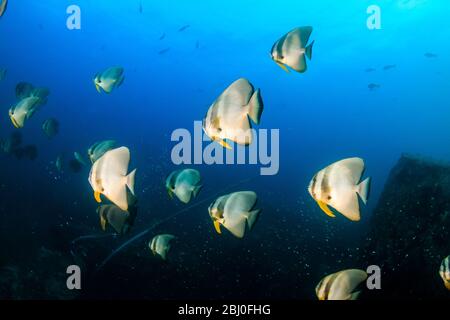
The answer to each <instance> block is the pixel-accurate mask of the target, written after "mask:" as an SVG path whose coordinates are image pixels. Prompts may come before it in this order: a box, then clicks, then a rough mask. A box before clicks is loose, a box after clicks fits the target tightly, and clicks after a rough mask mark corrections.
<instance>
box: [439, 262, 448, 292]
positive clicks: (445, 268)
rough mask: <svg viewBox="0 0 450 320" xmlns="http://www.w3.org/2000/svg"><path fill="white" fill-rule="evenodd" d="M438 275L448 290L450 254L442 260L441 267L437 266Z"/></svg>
mask: <svg viewBox="0 0 450 320" xmlns="http://www.w3.org/2000/svg"><path fill="white" fill-rule="evenodd" d="M439 275H440V276H441V278H442V280H443V281H444V285H445V287H446V288H447V289H448V290H450V256H447V258H445V259H444V260H442V263H441V267H440V268H439Z"/></svg>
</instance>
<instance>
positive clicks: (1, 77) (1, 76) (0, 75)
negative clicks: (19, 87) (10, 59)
mask: <svg viewBox="0 0 450 320" xmlns="http://www.w3.org/2000/svg"><path fill="white" fill-rule="evenodd" d="M6 73H7V71H6V69H0V81H2V80H5V78H6Z"/></svg>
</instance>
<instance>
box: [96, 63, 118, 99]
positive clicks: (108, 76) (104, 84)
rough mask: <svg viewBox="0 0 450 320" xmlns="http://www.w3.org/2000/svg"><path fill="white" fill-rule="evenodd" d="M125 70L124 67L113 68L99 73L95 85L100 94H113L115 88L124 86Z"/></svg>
mask: <svg viewBox="0 0 450 320" xmlns="http://www.w3.org/2000/svg"><path fill="white" fill-rule="evenodd" d="M123 73H124V69H123V68H122V67H111V68H108V69H106V70H104V71H103V72H100V73H97V74H96V75H95V77H94V85H95V88H96V89H97V91H98V92H101V90H103V91H104V92H106V93H111V92H112V91H113V90H114V89H115V88H118V87H120V86H121V85H122V83H123V80H124V79H125V76H124V74H123Z"/></svg>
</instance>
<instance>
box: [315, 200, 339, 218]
mask: <svg viewBox="0 0 450 320" xmlns="http://www.w3.org/2000/svg"><path fill="white" fill-rule="evenodd" d="M317 204H318V205H319V207H320V209H322V211H323V212H325V213H326V214H327V216H329V217H332V218H336V216H335V215H334V214H333V212H332V211H331V210H330V208H328V206H327V204H326V203H325V202H322V201H317Z"/></svg>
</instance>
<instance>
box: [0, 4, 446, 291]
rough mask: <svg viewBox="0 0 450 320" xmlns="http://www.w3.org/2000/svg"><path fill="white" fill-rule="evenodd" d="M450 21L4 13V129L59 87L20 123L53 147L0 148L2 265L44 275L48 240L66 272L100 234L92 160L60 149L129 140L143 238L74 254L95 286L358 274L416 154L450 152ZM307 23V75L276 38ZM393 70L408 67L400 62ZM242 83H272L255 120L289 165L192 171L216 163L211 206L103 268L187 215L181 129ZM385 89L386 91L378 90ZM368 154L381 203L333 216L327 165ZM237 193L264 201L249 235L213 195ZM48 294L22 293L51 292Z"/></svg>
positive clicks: (385, 8) (387, 15)
mask: <svg viewBox="0 0 450 320" xmlns="http://www.w3.org/2000/svg"><path fill="white" fill-rule="evenodd" d="M73 4H75V5H78V6H79V7H80V8H81V29H80V30H69V29H68V28H67V27H66V20H67V18H68V16H69V15H68V14H67V13H66V9H67V7H68V6H69V5H73ZM372 4H376V5H378V6H379V7H380V8H381V24H382V28H381V30H369V29H368V28H367V26H366V20H367V18H368V14H367V13H366V10H367V8H368V6H370V5H372ZM449 14H450V10H449V9H448V7H447V3H446V1H444V0H440V1H439V0H434V1H431V0H429V1H427V0H398V1H393V0H391V1H381V0H374V1H355V0H351V1H345V4H344V3H343V2H342V1H341V2H339V1H328V0H321V1H278V2H276V3H275V2H273V1H265V0H263V1H253V0H252V1H250V0H246V1H238V0H230V1H218V0H217V1H207V2H206V1H204V0H201V1H200V0H192V1H153V0H130V1H121V2H119V1H106V0H96V1H95V2H94V1H87V0H84V1H83V0H76V1H75V0H74V1H65V0H64V1H63V0H46V1H39V2H38V1H32V0H20V1H10V3H8V8H7V11H6V12H5V14H4V16H3V17H1V18H0V33H1V39H0V52H1V59H0V68H5V69H7V76H6V78H5V79H4V80H3V81H1V82H0V106H1V108H2V109H1V110H2V115H0V119H2V121H1V123H2V124H3V125H2V126H0V136H1V137H2V138H6V137H7V136H9V135H10V134H11V133H12V132H14V131H17V130H18V129H15V128H14V127H13V126H12V124H11V122H10V120H9V119H8V109H9V108H10V107H11V106H12V105H13V104H14V103H15V101H16V98H15V86H16V84H17V83H19V82H21V81H26V82H30V83H32V84H34V85H35V86H38V87H47V88H49V90H50V95H49V99H48V102H47V104H46V105H44V106H43V107H42V109H41V110H39V111H38V112H36V114H35V115H34V116H33V118H32V119H30V120H29V121H28V122H27V124H26V126H25V127H24V128H23V129H20V132H21V134H22V137H23V141H24V143H25V144H32V145H35V146H36V147H37V149H38V157H37V159H36V160H34V161H29V160H25V159H21V160H18V159H16V158H14V157H12V156H10V155H6V154H5V155H4V154H2V155H0V163H1V170H0V177H1V195H0V199H1V205H0V239H1V243H3V244H4V245H2V246H1V247H0V267H6V266H8V267H13V268H16V269H15V270H19V271H17V272H19V273H20V274H22V273H27V272H35V273H38V274H40V273H42V271H40V270H42V269H45V266H44V265H43V264H44V263H45V262H43V261H44V260H42V257H41V256H42V250H43V248H48V249H49V250H53V251H52V252H58V254H60V260H61V261H64V262H61V265H62V266H63V265H64V263H65V262H66V261H67V262H71V261H72V259H73V256H72V254H71V253H70V251H71V250H72V249H73V248H71V245H70V241H71V240H72V239H74V238H76V237H78V236H83V235H87V234H99V235H101V234H102V231H101V229H100V225H99V219H98V215H97V214H96V208H97V203H96V202H95V200H94V198H93V192H92V189H91V187H90V185H89V183H88V175H89V168H88V167H84V168H83V169H82V170H81V172H79V173H74V172H71V171H70V169H69V168H66V169H64V171H63V173H59V172H58V171H57V170H56V168H55V165H54V162H55V160H56V157H57V156H58V155H59V154H61V153H63V154H64V155H65V157H66V158H67V159H69V158H70V157H71V154H72V153H73V152H74V151H78V152H80V153H83V154H85V152H86V150H87V148H88V147H89V146H90V145H92V144H93V143H94V142H96V141H99V140H104V139H115V140H117V141H118V143H119V144H120V145H123V146H127V147H128V148H129V149H130V151H131V165H130V169H133V168H138V173H137V182H136V191H137V196H138V198H139V213H138V216H137V218H136V221H135V223H134V226H133V229H132V231H131V234H130V235H127V236H123V237H116V238H101V239H91V240H86V241H85V243H84V244H83V246H84V247H83V248H81V249H80V247H79V246H80V245H77V248H75V249H74V250H76V251H83V252H85V255H83V256H84V258H85V260H86V261H85V263H86V266H85V269H86V270H87V271H86V273H87V274H89V277H86V279H88V280H86V281H87V284H86V286H87V287H88V288H89V289H88V290H86V291H84V292H83V293H82V294H81V296H82V297H83V296H86V297H110V296H111V297H125V298H129V297H143V298H162V299H166V298H185V297H188V295H189V297H225V298H230V297H233V298H245V297H263V298H270V297H274V298H299V297H300V298H306V299H313V298H315V293H314V287H315V285H316V284H317V282H318V281H319V280H320V278H321V277H322V276H323V275H324V273H325V274H326V273H327V272H333V271H336V270H340V269H343V268H346V267H354V266H353V265H352V262H353V259H352V255H354V254H355V252H357V251H358V250H359V248H360V247H361V246H362V245H363V243H362V242H363V240H361V237H362V236H363V235H364V232H365V231H366V229H367V226H368V223H369V220H370V214H371V211H372V210H373V208H374V206H375V205H376V203H377V199H378V197H379V195H380V193H381V191H382V188H383V185H384V183H385V180H386V177H387V175H388V174H389V170H390V168H391V167H392V166H393V165H394V164H395V162H396V161H397V160H398V158H399V157H400V155H401V154H402V153H405V152H406V153H412V154H422V155H425V156H427V157H432V158H436V159H442V160H449V159H450V149H449V148H448V146H449V142H450V127H449V125H448V123H449V119H450V108H449V107H448V101H449V95H450V93H449V92H450V91H449V90H448V87H449V85H450V83H449V80H448V79H449V70H450V68H449V67H450V61H449V58H448V57H449V51H450V46H449V44H448V41H447V39H448V34H449V31H450V27H449V25H448V23H447V17H448V16H449ZM306 25H311V26H313V28H314V30H313V33H312V35H311V39H312V40H315V44H314V52H313V58H312V60H311V61H308V70H307V72H306V73H304V74H298V73H295V72H291V73H285V72H284V71H283V70H281V69H280V68H279V67H278V66H277V65H276V64H275V63H274V62H273V61H272V60H271V58H270V56H269V53H270V49H271V47H272V45H273V43H274V42H275V41H276V40H277V39H279V38H280V37H281V36H282V35H283V34H285V33H286V32H288V31H289V30H291V29H293V28H295V27H297V26H306ZM183 26H188V27H187V28H186V29H185V30H183V31H179V29H180V28H181V27H183ZM163 35H164V36H163ZM161 38H163V39H161ZM165 49H169V50H168V51H166V52H164V53H160V52H161V50H165ZM426 53H432V54H433V55H435V57H432V58H429V57H427V56H425V54H426ZM387 65H393V66H395V67H393V68H391V69H389V70H384V67H385V66H387ZM110 66H122V67H123V68H124V70H125V81H124V83H123V85H122V86H120V87H119V88H117V90H115V91H114V92H113V93H111V94H110V95H107V94H99V93H98V92H97V91H96V90H95V86H94V85H93V82H92V79H93V77H94V76H95V74H96V73H97V72H99V71H101V70H104V69H105V68H108V67H110ZM368 68H373V69H375V70H374V71H373V72H366V71H367V70H366V69H368ZM240 77H245V78H247V79H249V80H250V81H251V82H252V83H253V84H254V85H255V87H257V88H260V89H261V94H262V97H263V101H264V112H263V114H262V121H261V124H260V125H259V126H257V128H264V129H279V130H280V154H279V156H280V166H279V172H278V174H277V175H274V176H260V175H259V169H260V166H258V165H227V166H224V165H213V166H207V165H192V166H186V167H195V168H196V169H197V170H199V171H200V172H201V173H202V176H203V185H204V186H203V189H202V191H201V193H200V194H199V197H198V199H196V200H195V201H197V202H200V201H202V200H205V201H204V202H202V203H200V204H199V205H198V206H195V207H193V208H192V209H191V210H188V211H186V212H183V213H182V214H180V215H179V216H177V217H175V218H174V219H171V220H167V221H166V222H165V223H164V224H160V225H157V227H156V229H155V230H154V231H152V232H150V233H149V234H148V235H146V236H145V237H144V238H142V239H140V240H139V241H136V242H135V243H133V244H132V245H130V247H127V248H126V249H125V250H124V251H123V252H121V253H119V254H118V255H117V256H115V257H114V258H113V259H112V260H111V261H110V262H109V263H108V265H106V266H105V267H104V268H103V269H102V270H100V271H99V272H95V270H96V267H97V266H98V264H99V263H101V262H102V261H103V259H104V258H105V257H106V256H107V255H108V254H109V253H110V252H111V250H113V249H115V248H116V247H118V246H119V245H120V244H121V243H123V242H124V241H126V240H127V239H129V238H130V237H132V236H133V235H135V234H138V233H139V232H140V231H142V230H145V229H146V228H147V227H148V226H151V225H152V224H154V223H155V221H158V220H163V219H166V218H167V217H170V216H171V215H173V214H176V213H177V212H178V211H179V210H182V209H183V208H185V205H183V204H181V203H180V202H177V201H174V200H171V199H170V198H169V197H168V196H167V195H166V190H165V186H164V181H165V178H166V176H167V175H168V174H169V173H170V172H171V171H172V170H175V169H178V167H177V166H175V165H174V164H173V163H172V161H171V149H172V147H173V146H174V145H175V143H174V142H172V141H171V140H170V135H171V133H172V132H173V130H175V129H177V128H186V129H188V130H190V131H191V132H193V126H194V121H201V120H202V119H203V117H204V115H205V113H206V111H207V110H208V107H209V106H210V105H211V103H212V102H213V101H214V100H215V99H216V97H217V96H218V95H219V94H220V93H221V92H222V91H223V90H224V89H225V88H226V87H227V86H228V85H229V84H230V83H231V82H233V81H234V80H236V79H238V78H240ZM370 83H375V84H378V85H379V86H380V87H379V88H378V89H376V90H369V89H368V85H369V84H370ZM49 117H54V118H56V119H58V121H59V123H60V132H59V133H58V135H57V136H56V137H55V138H54V139H51V140H49V139H48V138H47V137H45V135H44V134H43V132H42V129H41V125H42V122H43V121H44V120H46V119H48V118H49ZM205 145H206V143H205ZM354 156H358V157H361V158H363V159H364V160H365V164H366V173H365V174H366V176H371V177H372V190H371V198H370V200H369V203H368V206H366V207H364V208H363V209H362V219H361V221H360V222H358V223H353V222H351V221H348V220H346V219H345V218H344V217H343V216H339V217H337V218H336V219H330V218H329V217H327V216H326V215H325V214H324V213H323V212H322V211H321V210H320V209H319V208H318V207H317V205H316V203H315V202H314V200H313V199H312V198H311V197H310V195H309V194H308V192H307V186H308V184H309V181H310V179H311V178H312V176H313V175H314V174H315V173H316V172H317V171H318V170H320V169H322V168H323V167H325V166H327V165H328V164H330V163H332V162H334V161H337V160H340V159H343V158H347V157H354ZM240 182H241V184H240V185H238V186H236V187H235V188H234V189H233V190H229V188H230V186H234V185H236V184H238V183H240ZM221 190H224V192H225V191H226V192H231V191H238V190H254V191H255V192H256V193H257V194H258V199H259V203H258V206H259V207H261V208H262V209H263V212H262V214H261V217H260V219H259V221H258V224H257V225H256V227H255V228H254V230H252V231H251V232H250V233H249V234H248V235H247V236H246V238H244V239H242V240H239V239H235V238H234V237H232V236H231V235H230V234H222V235H221V236H219V235H217V234H216V233H215V231H214V228H213V225H212V223H211V221H210V218H209V216H208V212H207V207H208V205H209V204H210V203H211V202H212V200H214V199H212V198H211V200H209V198H208V197H210V196H212V195H215V194H216V193H218V192H219V193H220V192H221ZM192 204H195V202H193V203H192ZM161 232H164V233H172V234H175V235H177V237H178V240H177V243H176V244H175V245H174V246H173V248H172V254H173V257H172V260H171V261H170V262H169V263H164V264H162V263H161V261H158V260H157V259H155V258H154V257H153V256H152V255H151V252H150V251H149V249H148V247H147V242H148V241H149V240H150V239H151V237H152V236H153V235H155V234H157V233H161ZM53 254H55V253H53ZM76 255H80V254H79V253H77V254H76ZM36 257H37V258H36ZM55 259H57V258H55ZM356 267H357V266H356ZM64 268H65V267H64ZM59 271H61V270H56V271H55V272H59ZM64 272H65V269H63V270H62V273H64ZM48 277H50V275H49V276H48ZM143 280H145V281H143ZM144 282H145V283H144ZM63 285H65V282H63ZM33 290H34V289H31V288H27V287H25V288H24V289H23V291H21V293H20V294H17V295H19V296H20V297H25V298H27V297H38V298H39V297H40V295H39V293H37V292H34V291H33ZM48 295H49V296H51V294H50V293H48ZM42 297H44V298H45V297H47V296H45V295H43V296H42Z"/></svg>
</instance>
